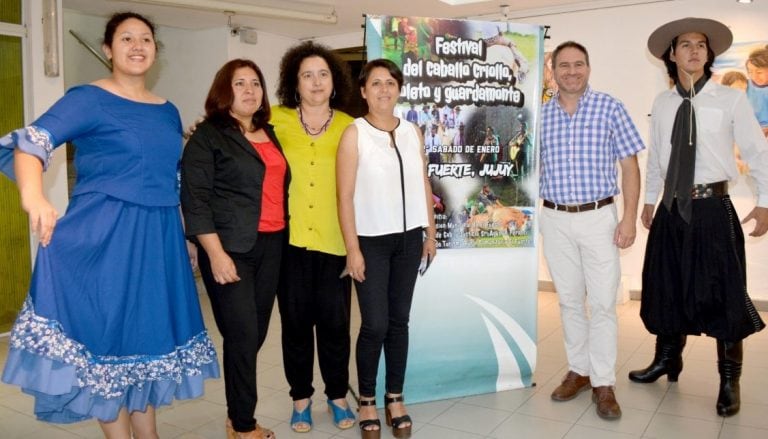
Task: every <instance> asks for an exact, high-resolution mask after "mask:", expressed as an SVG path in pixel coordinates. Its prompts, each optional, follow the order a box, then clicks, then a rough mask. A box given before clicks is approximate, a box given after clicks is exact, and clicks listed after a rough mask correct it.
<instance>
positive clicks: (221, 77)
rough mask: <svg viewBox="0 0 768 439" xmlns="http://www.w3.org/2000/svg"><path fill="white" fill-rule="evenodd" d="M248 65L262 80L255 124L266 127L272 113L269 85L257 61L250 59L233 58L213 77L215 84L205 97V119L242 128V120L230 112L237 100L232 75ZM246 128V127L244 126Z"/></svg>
mask: <svg viewBox="0 0 768 439" xmlns="http://www.w3.org/2000/svg"><path fill="white" fill-rule="evenodd" d="M243 67H248V68H250V69H253V71H254V72H256V76H258V77H259V82H261V90H262V92H263V93H262V95H261V106H260V107H259V109H258V111H256V113H254V114H253V126H254V127H256V129H257V130H258V129H259V128H264V126H265V125H266V124H267V122H269V118H270V117H271V116H272V113H271V111H270V108H269V98H267V85H266V83H265V82H264V74H263V73H261V69H260V68H259V66H257V65H256V63H255V62H253V61H251V60H249V59H242V58H238V59H233V60H231V61H229V62H227V63H226V64H224V65H223V66H222V67H221V68H220V69H219V71H218V72H216V76H215V77H214V78H213V84H211V89H210V90H209V91H208V97H206V98H205V119H206V120H208V121H210V122H211V123H212V124H214V125H215V126H217V127H220V128H225V127H226V128H235V129H238V130H240V129H241V125H240V122H239V121H238V120H237V119H235V118H234V117H232V115H231V114H229V110H230V109H231V108H232V102H233V101H234V100H235V94H234V92H232V77H234V75H235V70H237V69H239V68H243ZM242 128H245V127H242Z"/></svg>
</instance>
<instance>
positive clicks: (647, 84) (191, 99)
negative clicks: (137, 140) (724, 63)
mask: <svg viewBox="0 0 768 439" xmlns="http://www.w3.org/2000/svg"><path fill="white" fill-rule="evenodd" d="M31 3H35V2H31ZM402 13H407V11H403V12H402ZM73 15H75V14H67V15H66V18H67V21H69V20H70V19H72V23H78V24H85V23H92V22H93V21H94V20H95V19H94V18H93V17H87V16H86V17H75V18H71V17H72V16H73ZM687 16H699V17H708V18H714V19H718V20H721V21H723V22H724V23H726V24H728V25H729V26H731V30H732V31H733V33H734V37H735V41H752V40H768V27H766V26H765V17H766V16H768V5H766V4H765V2H763V3H759V2H756V3H754V4H752V5H749V6H744V5H739V4H737V3H736V2H734V1H732V0H727V1H724V0H678V1H673V2H666V3H653V4H649V5H638V6H629V7H619V8H611V9H604V10H598V11H586V12H574V13H568V14H559V15H550V16H543V17H537V18H533V19H516V20H515V21H518V22H527V23H536V24H542V25H550V26H551V29H550V32H549V35H550V36H551V39H550V40H548V41H547V42H546V43H545V46H546V48H547V49H548V50H551V49H552V48H554V47H555V46H556V45H557V44H558V43H560V42H562V41H565V40H570V39H573V40H577V41H579V42H581V43H582V44H584V45H585V46H586V47H587V48H588V49H589V51H590V61H591V64H592V77H591V81H590V82H591V84H592V86H593V87H594V88H596V89H599V90H602V91H606V92H608V93H611V94H613V95H615V96H616V97H618V98H619V99H621V100H622V101H623V102H624V103H625V105H626V106H627V108H628V110H629V112H630V114H631V115H632V117H633V119H634V120H635V123H636V124H637V126H638V128H639V130H640V132H641V134H643V136H644V138H646V139H647V133H648V113H649V112H650V108H651V104H652V102H653V99H654V97H655V96H656V95H657V94H658V93H659V92H660V91H662V90H663V89H664V88H665V87H666V84H667V79H666V75H665V71H664V68H663V66H662V64H661V63H660V62H659V61H657V60H655V59H654V58H653V57H652V56H651V55H650V54H649V53H648V51H647V50H646V47H645V43H646V41H647V38H648V35H649V34H650V33H651V32H652V31H653V30H654V29H655V28H656V27H658V26H659V25H661V24H663V23H665V22H666V21H669V20H672V19H676V18H682V17H687ZM99 20H101V21H100V24H99V25H98V26H95V28H96V30H95V31H94V32H96V35H97V37H96V38H95V39H96V40H98V38H100V36H98V35H99V33H100V32H101V31H102V30H103V22H104V19H99ZM33 21H34V20H33ZM33 24H34V23H33ZM84 27H85V26H84ZM80 31H81V32H83V33H86V30H85V29H84V28H83V29H80ZM158 34H159V37H160V40H161V41H163V42H164V44H165V49H164V51H163V52H161V54H160V59H161V61H160V62H159V66H156V67H160V68H159V69H157V72H156V73H157V77H158V78H159V79H158V81H157V84H156V87H155V92H157V93H158V94H159V95H162V96H165V97H167V98H169V99H171V100H172V101H173V102H174V103H176V104H177V106H179V109H180V111H181V113H182V118H183V122H184V124H185V125H188V124H189V123H191V122H192V121H193V120H194V119H195V118H196V117H197V116H198V115H199V114H201V112H202V105H203V100H204V97H205V95H206V93H207V91H208V87H209V86H210V82H211V80H212V78H213V74H214V72H215V71H216V70H217V69H218V68H219V67H220V66H221V64H223V63H224V61H225V60H226V59H231V58H235V57H246V58H251V59H253V60H254V61H255V62H256V63H257V64H258V65H259V66H260V67H261V68H262V70H263V71H264V75H265V77H266V80H267V85H268V92H269V96H270V99H271V100H272V102H273V103H275V102H276V101H275V100H274V92H275V89H276V82H277V77H278V69H279V61H280V57H281V56H282V54H283V53H284V51H285V50H286V49H287V48H288V47H290V46H292V45H293V44H295V43H297V42H298V41H296V40H292V39H290V38H285V37H280V36H276V35H270V34H267V33H264V32H259V33H258V43H257V44H255V45H249V44H244V43H241V42H240V41H239V39H238V38H237V37H231V36H229V31H228V29H226V28H224V27H222V28H216V29H210V30H204V31H189V30H180V29H173V28H163V27H161V28H160V29H159V30H158ZM64 40H65V43H67V45H69V41H70V40H72V41H73V38H72V37H71V36H70V35H65V36H64ZM318 41H319V42H322V43H324V44H327V45H329V46H331V47H333V48H341V47H351V46H359V45H361V44H362V41H363V32H362V30H360V31H359V32H353V33H346V34H340V35H337V36H333V37H324V38H319V39H318ZM75 44H77V43H75ZM67 47H68V46H67ZM65 52H67V51H66V50H65ZM65 55H66V56H65V72H66V73H67V83H68V84H70V83H73V82H72V81H70V74H69V72H70V70H72V69H74V71H75V72H77V74H78V75H81V76H80V77H79V78H80V79H82V80H78V81H74V79H73V81H74V82H88V81H91V80H93V79H95V78H92V76H93V75H94V72H93V69H94V67H93V66H92V65H90V64H92V63H97V61H96V60H95V59H93V60H92V63H91V62H89V63H90V64H87V63H86V61H85V60H81V61H78V60H76V59H75V60H72V62H70V60H68V59H67V57H68V56H70V55H69V54H68V53H65ZM88 56H91V55H90V54H88ZM72 64H74V67H69V66H71V65H72ZM40 65H42V62H40ZM96 65H97V66H98V64H96ZM95 68H98V67H95ZM38 70H40V71H41V70H42V67H40V69H38ZM40 75H42V73H40ZM101 76H103V75H101ZM101 76H98V77H101ZM644 162H645V153H643V154H641V170H643V169H644ZM736 207H737V210H738V212H739V215H740V216H742V217H743V216H745V215H746V214H747V213H748V211H749V209H751V208H752V203H750V202H749V201H748V200H747V201H746V202H742V203H739V202H737V203H736ZM751 228H752V225H751V224H750V225H747V230H751ZM646 237H647V233H646V231H645V229H643V228H642V226H638V239H637V242H636V243H635V245H634V246H633V247H632V248H631V249H629V250H626V251H623V252H622V269H623V271H624V274H625V275H626V277H625V283H626V284H627V285H626V286H627V287H628V288H630V289H634V290H639V289H640V273H641V269H642V259H643V251H644V249H645V242H646ZM746 247H747V260H748V267H747V269H748V278H749V290H750V293H751V295H752V296H753V298H755V299H760V300H768V237H762V238H759V239H756V238H749V237H748V238H747V246H746ZM541 267H542V269H541V270H540V273H539V277H540V279H542V280H549V273H548V270H547V269H546V264H545V263H544V261H543V258H542V260H541Z"/></svg>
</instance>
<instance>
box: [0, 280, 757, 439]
mask: <svg viewBox="0 0 768 439" xmlns="http://www.w3.org/2000/svg"><path fill="white" fill-rule="evenodd" d="M201 302H202V304H203V309H204V313H205V316H206V321H207V322H208V327H209V328H211V332H212V333H213V335H214V337H215V340H214V341H215V342H216V344H217V345H218V346H219V347H220V345H221V339H220V337H219V336H218V334H217V333H216V330H215V326H214V325H213V322H212V318H211V313H210V309H209V307H208V300H207V299H206V298H202V301H201ZM638 311H639V302H636V301H630V302H628V303H626V304H624V305H621V306H619V308H618V312H619V356H618V365H617V367H618V371H617V377H618V378H617V384H616V394H617V397H618V399H619V402H620V403H621V406H622V410H623V413H624V415H623V417H622V418H621V419H620V420H618V421H604V420H602V419H600V418H598V417H597V416H596V415H595V410H594V405H593V404H592V403H591V401H590V397H589V393H588V392H584V393H582V394H581V395H580V396H579V397H577V398H576V399H575V400H573V401H569V402H560V403H558V402H554V401H552V400H551V399H550V397H549V394H550V393H551V391H552V389H553V388H554V387H555V386H556V385H557V384H559V381H560V379H561V377H562V376H563V374H564V373H565V372H566V371H567V366H566V360H565V353H564V350H563V343H562V333H561V327H560V317H559V310H558V306H557V297H556V296H555V294H553V293H539V355H538V365H537V370H536V377H535V378H536V383H537V385H536V386H535V387H533V388H529V389H521V390H512V391H508V392H502V393H496V394H488V395H479V396H470V397H465V398H457V399H452V400H446V401H436V402H432V403H427V404H414V405H411V406H409V409H410V414H411V415H412V416H413V418H414V420H415V427H414V428H415V432H414V436H413V437H414V438H416V439H422V438H428V439H433V438H434V439H458V438H534V439H539V438H541V439H546V438H589V439H600V438H633V437H634V438H673V439H687V438H692V439H709V438H723V439H732V438H755V439H757V438H760V439H765V438H768V331H763V332H762V333H758V334H756V335H753V336H752V337H750V338H748V339H747V341H746V343H745V367H744V372H743V377H742V380H741V386H742V406H741V412H740V413H739V414H738V415H736V416H733V417H731V418H727V419H723V418H721V417H718V416H717V414H716V413H715V400H716V398H717V386H718V375H717V367H716V360H715V357H716V355H715V342H714V340H712V339H709V338H704V337H689V341H688V346H687V347H686V349H685V352H684V355H685V369H684V371H683V373H682V374H681V376H680V381H679V383H677V384H671V385H670V384H668V383H667V381H666V379H661V380H659V381H658V382H656V383H654V384H646V385H642V384H635V383H631V382H630V381H629V380H628V379H627V378H626V376H627V372H628V371H629V370H630V369H634V368H639V367H644V366H645V365H646V364H647V363H648V362H649V360H650V359H651V357H652V356H653V338H652V337H651V336H649V335H648V333H647V332H646V331H645V329H644V328H643V325H642V323H641V322H640V319H639V317H638ZM763 319H764V320H768V313H763ZM357 325H358V323H357V322H356V321H353V326H357ZM6 353H7V339H0V366H2V364H4V362H5V356H6ZM316 373H317V372H316ZM352 373H353V375H354V368H352ZM353 380H354V378H353ZM258 381H259V399H260V401H259V406H258V408H257V417H258V419H259V423H261V424H263V425H264V426H266V427H269V428H272V429H273V430H275V432H276V434H277V437H278V438H280V439H286V438H299V439H319V438H332V437H333V438H359V437H360V433H359V431H358V429H357V428H354V429H351V430H346V431H340V430H338V429H336V427H334V426H333V424H332V423H331V421H330V417H329V415H328V413H327V408H326V404H325V401H324V398H323V397H322V395H321V394H319V393H318V394H317V395H316V396H315V399H314V407H313V417H314V420H315V427H314V429H313V430H312V432H311V433H307V434H297V433H293V432H292V431H291V429H290V428H289V426H288V423H287V420H288V415H289V410H290V404H291V403H290V398H289V396H288V390H287V384H286V381H285V377H284V375H283V370H282V366H281V353H280V325H279V314H278V313H277V312H275V315H274V318H273V321H272V325H271V328H270V333H269V337H268V339H267V342H266V344H265V346H264V348H263V349H262V351H261V353H260V354H259V366H258ZM316 382H320V378H319V373H317V376H316ZM320 387H321V386H320ZM350 400H351V398H350ZM31 413H32V399H31V398H30V397H28V396H26V395H24V394H22V393H20V392H19V391H18V390H17V389H16V388H14V387H10V386H7V385H4V384H0V438H2V439H11V438H47V439H59V438H61V439H63V438H72V439H74V438H83V437H85V438H100V437H102V435H101V432H100V429H99V427H98V425H97V424H96V423H94V422H92V421H91V422H84V423H79V424H74V425H68V426H53V425H47V424H44V423H40V422H37V421H35V420H34V419H33V417H32V416H31ZM225 414H226V409H225V402H224V383H223V381H222V380H215V381H212V382H209V383H208V385H207V392H206V394H205V397H204V398H202V399H199V400H195V401H187V402H177V403H175V404H174V405H172V406H170V407H166V408H162V409H160V410H159V412H158V424H159V430H160V437H161V438H163V439H165V438H187V439H192V438H217V439H219V438H223V437H224V431H223V424H224V418H225ZM382 416H383V414H382ZM390 437H392V436H391V433H390V432H389V431H387V430H385V431H384V432H383V433H382V438H390Z"/></svg>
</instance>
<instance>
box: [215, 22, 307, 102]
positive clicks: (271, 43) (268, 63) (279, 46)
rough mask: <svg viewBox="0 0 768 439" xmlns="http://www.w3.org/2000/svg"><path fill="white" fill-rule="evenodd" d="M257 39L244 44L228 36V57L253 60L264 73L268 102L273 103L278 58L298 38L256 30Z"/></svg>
mask: <svg viewBox="0 0 768 439" xmlns="http://www.w3.org/2000/svg"><path fill="white" fill-rule="evenodd" d="M257 40H258V42H257V43H256V44H246V43H241V42H240V38H239V37H236V36H235V37H230V38H229V46H228V53H229V59H233V58H247V59H250V60H252V61H253V62H255V63H256V65H258V66H259V68H260V69H261V72H262V73H263V74H264V80H265V81H266V83H267V93H268V95H267V96H268V97H269V103H270V104H272V105H275V104H277V103H278V102H277V98H276V97H275V96H276V95H275V92H276V91H277V81H278V76H279V74H280V58H282V56H283V54H284V53H285V51H286V50H288V48H289V47H291V46H293V45H295V44H298V43H299V40H296V39H293V38H287V37H282V36H279V35H273V34H268V33H266V32H258V37H257Z"/></svg>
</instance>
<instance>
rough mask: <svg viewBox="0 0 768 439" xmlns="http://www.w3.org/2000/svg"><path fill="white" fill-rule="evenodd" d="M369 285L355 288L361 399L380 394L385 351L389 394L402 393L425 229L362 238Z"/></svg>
mask: <svg viewBox="0 0 768 439" xmlns="http://www.w3.org/2000/svg"><path fill="white" fill-rule="evenodd" d="M358 240H359V242H360V250H361V251H362V253H363V258H364V259H365V281H363V282H355V288H356V290H357V301H358V303H359V304H360V317H361V320H362V322H361V323H362V324H361V326H360V335H359V336H358V338H357V377H358V386H359V391H360V396H366V397H370V396H374V395H375V394H376V374H377V373H378V367H379V357H380V355H381V349H382V347H383V348H384V364H385V367H386V382H385V384H386V391H387V393H402V391H403V382H404V381H405V365H406V362H407V359H408V320H409V315H410V312H411V300H412V299H413V288H414V286H415V285H416V276H417V275H418V269H419V263H420V262H421V252H422V247H423V237H422V230H421V229H413V230H409V231H408V232H405V233H393V234H391V235H382V236H373V237H371V236H360V237H358Z"/></svg>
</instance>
